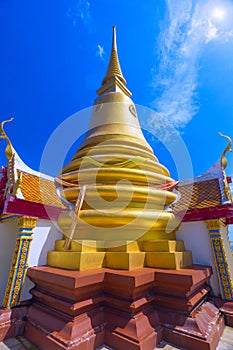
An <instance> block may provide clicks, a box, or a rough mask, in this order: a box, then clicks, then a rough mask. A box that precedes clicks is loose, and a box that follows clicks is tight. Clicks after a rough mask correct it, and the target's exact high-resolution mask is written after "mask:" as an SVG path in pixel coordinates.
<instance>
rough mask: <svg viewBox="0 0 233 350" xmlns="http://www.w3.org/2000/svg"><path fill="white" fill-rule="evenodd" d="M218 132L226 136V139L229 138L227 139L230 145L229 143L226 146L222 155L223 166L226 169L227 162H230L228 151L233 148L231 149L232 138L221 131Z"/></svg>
mask: <svg viewBox="0 0 233 350" xmlns="http://www.w3.org/2000/svg"><path fill="white" fill-rule="evenodd" d="M218 134H219V135H220V136H222V137H224V138H225V139H227V141H228V145H227V147H226V148H225V150H224V151H223V153H222V155H221V163H222V168H223V169H226V167H227V163H228V161H227V158H226V153H227V152H232V149H231V147H232V140H231V138H230V137H229V136H227V135H223V134H222V133H221V132H219V133H218Z"/></svg>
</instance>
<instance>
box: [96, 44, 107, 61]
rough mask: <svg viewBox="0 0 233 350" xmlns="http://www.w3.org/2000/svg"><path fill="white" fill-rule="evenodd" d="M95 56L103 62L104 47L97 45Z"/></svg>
mask: <svg viewBox="0 0 233 350" xmlns="http://www.w3.org/2000/svg"><path fill="white" fill-rule="evenodd" d="M96 55H97V56H98V57H99V58H100V59H101V60H103V61H104V56H105V51H104V47H103V46H101V45H100V44H98V45H97V52H96Z"/></svg>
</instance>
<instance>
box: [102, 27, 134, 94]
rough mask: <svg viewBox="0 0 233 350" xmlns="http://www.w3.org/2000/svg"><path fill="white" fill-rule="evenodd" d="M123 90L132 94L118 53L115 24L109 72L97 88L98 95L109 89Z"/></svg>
mask: <svg viewBox="0 0 233 350" xmlns="http://www.w3.org/2000/svg"><path fill="white" fill-rule="evenodd" d="M118 89H120V90H121V91H123V92H124V93H125V94H126V95H127V96H131V92H130V91H129V90H128V89H127V87H126V80H125V78H124V77H123V74H122V71H121V66H120V62H119V58H118V53H117V43H116V26H115V25H114V26H113V33H112V50H111V55H110V60H109V64H108V68H107V72H106V74H105V77H104V79H103V81H102V87H101V88H100V89H99V90H97V94H98V95H102V94H103V93H104V92H107V91H119V90H118Z"/></svg>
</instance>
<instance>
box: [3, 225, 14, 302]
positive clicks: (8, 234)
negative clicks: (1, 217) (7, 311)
mask: <svg viewBox="0 0 233 350" xmlns="http://www.w3.org/2000/svg"><path fill="white" fill-rule="evenodd" d="M17 229H18V221H12V222H9V223H0V276H1V281H0V305H1V304H2V301H3V298H4V294H5V289H6V285H7V281H8V275H9V272H10V267H11V261H12V258H13V254H14V249H15V243H16V235H17Z"/></svg>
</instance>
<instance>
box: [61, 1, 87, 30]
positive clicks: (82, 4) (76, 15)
mask: <svg viewBox="0 0 233 350" xmlns="http://www.w3.org/2000/svg"><path fill="white" fill-rule="evenodd" d="M68 1H69V8H68V10H67V16H68V17H70V18H71V20H72V22H73V25H74V26H76V24H77V23H78V21H80V20H81V21H82V22H83V23H84V24H87V23H88V22H89V21H90V18H91V13H90V2H89V1H87V0H68Z"/></svg>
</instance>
